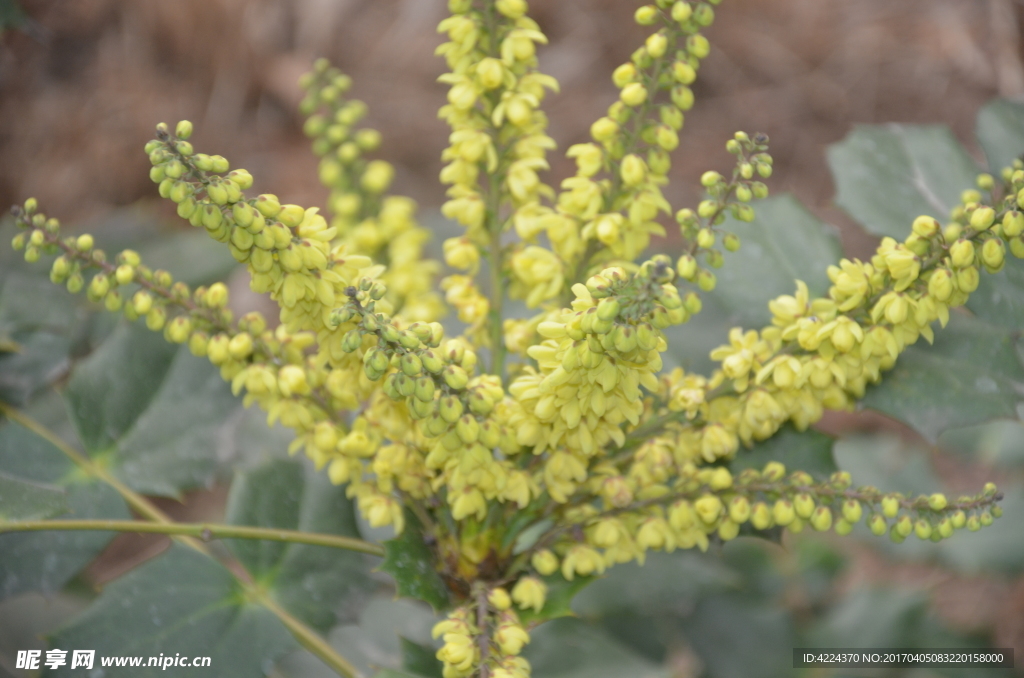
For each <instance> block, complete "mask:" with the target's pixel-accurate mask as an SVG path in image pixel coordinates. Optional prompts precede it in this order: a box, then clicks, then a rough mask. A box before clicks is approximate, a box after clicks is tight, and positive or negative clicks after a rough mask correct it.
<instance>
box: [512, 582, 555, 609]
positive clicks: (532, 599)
mask: <svg viewBox="0 0 1024 678" xmlns="http://www.w3.org/2000/svg"><path fill="white" fill-rule="evenodd" d="M547 593H548V587H547V585H546V584H545V583H544V582H542V581H541V580H540V579H538V578H537V577H523V578H522V579H520V580H519V581H518V582H516V585H515V586H514V587H513V588H512V600H514V601H515V602H516V604H517V605H519V609H521V610H526V609H528V608H531V607H532V608H533V610H534V612H540V611H541V610H542V609H543V608H544V600H545V598H546V597H547Z"/></svg>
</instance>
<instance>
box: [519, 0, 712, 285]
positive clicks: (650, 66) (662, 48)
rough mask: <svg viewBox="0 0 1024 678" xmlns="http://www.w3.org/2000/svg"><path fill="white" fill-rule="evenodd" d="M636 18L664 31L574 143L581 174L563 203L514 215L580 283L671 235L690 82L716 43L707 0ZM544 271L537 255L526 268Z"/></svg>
mask: <svg viewBox="0 0 1024 678" xmlns="http://www.w3.org/2000/svg"><path fill="white" fill-rule="evenodd" d="M636 20H637V22H638V23H639V24H641V25H643V26H656V27H657V30H656V31H655V32H654V33H652V34H651V35H650V36H649V37H648V38H647V40H646V41H645V43H644V45H643V46H642V47H641V48H640V49H638V50H636V51H635V52H634V53H633V55H632V58H631V60H630V61H629V62H627V63H625V64H623V65H621V66H619V67H618V68H617V69H615V72H614V74H613V75H612V79H613V81H614V82H615V85H616V86H617V87H618V88H619V90H620V95H619V100H618V101H616V102H615V103H614V104H612V105H611V107H610V108H609V109H608V114H607V116H605V117H603V118H601V119H599V120H598V121H597V122H595V123H594V124H593V125H592V126H591V128H590V134H591V137H592V138H593V140H594V141H593V142H590V143H583V144H576V145H574V146H572V147H571V148H569V151H568V155H569V157H571V158H574V159H575V161H576V165H577V172H576V176H574V177H571V178H569V179H566V180H565V181H563V182H562V186H561V188H562V190H561V192H560V193H559V194H558V197H557V200H556V205H555V206H554V207H553V208H551V207H546V206H543V205H541V204H539V203H537V202H532V203H527V204H524V205H521V206H520V207H519V209H518V210H517V212H516V214H515V215H514V218H513V221H514V224H515V228H516V231H517V232H518V234H519V235H520V237H522V238H523V240H524V241H527V242H533V241H535V239H536V238H537V236H538V235H539V234H541V233H543V234H545V235H547V237H548V239H549V240H550V242H551V244H552V250H553V251H554V253H555V254H557V255H558V258H559V259H560V260H561V261H563V262H565V267H566V270H567V271H568V272H569V276H568V279H569V280H570V281H571V279H572V278H574V277H575V278H578V279H579V278H584V277H585V276H586V274H587V273H588V270H587V269H588V268H589V267H590V266H591V265H593V264H594V263H597V262H601V261H603V262H608V261H609V260H614V261H615V263H617V264H619V265H624V266H629V265H631V264H632V262H633V260H634V259H635V258H636V257H637V256H639V255H640V253H641V252H643V251H644V250H645V249H646V248H647V245H648V244H649V242H650V236H651V235H652V234H657V235H664V234H665V231H664V229H663V227H662V226H661V225H660V224H659V223H658V222H657V217H658V215H659V213H670V212H671V209H670V207H669V204H668V202H667V201H666V200H665V198H664V197H663V196H662V193H661V189H660V186H661V185H663V184H665V183H666V182H667V174H668V171H669V168H670V167H671V160H670V157H669V153H670V152H671V151H672V150H674V149H675V148H676V147H677V146H678V144H679V136H678V131H679V130H680V129H681V128H682V126H683V119H684V112H685V111H687V110H689V109H690V108H691V106H692V105H693V92H692V91H691V90H690V88H689V85H690V84H691V83H692V82H693V81H694V79H695V78H696V74H697V69H698V68H699V67H700V61H701V59H703V58H704V57H706V56H707V54H708V52H709V49H710V48H709V45H708V41H707V39H706V38H704V36H702V35H700V30H701V29H702V28H704V27H706V26H708V25H710V24H711V22H712V21H713V20H714V12H713V10H712V8H711V6H710V5H708V4H706V3H699V4H698V5H697V6H696V8H695V7H694V5H692V4H691V3H689V2H685V1H684V0H679V1H678V2H664V1H663V2H658V3H657V4H656V5H646V6H644V7H641V8H640V9H639V10H637V13H636ZM679 47H682V49H679ZM663 93H665V94H666V95H665V96H662V94H663ZM662 99H664V100H662ZM602 174H604V175H605V178H601V175H602ZM532 259H533V260H536V259H538V255H536V254H534V255H533V257H532ZM535 267H536V264H535V263H534V262H533V261H531V265H530V266H528V267H524V268H526V269H527V270H528V271H530V272H532V271H533V269H534V268H535ZM543 268H545V269H546V268H548V266H546V265H545V266H543ZM553 278H554V276H553V275H550V276H549V277H548V278H546V279H545V278H542V277H540V276H537V275H526V276H522V278H521V283H522V284H523V285H524V286H525V287H527V288H530V292H529V296H528V297H527V298H528V299H530V300H536V299H538V298H541V297H544V296H546V293H545V292H541V291H537V290H540V289H543V287H544V286H545V285H553V284H554V282H553Z"/></svg>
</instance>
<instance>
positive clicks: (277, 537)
mask: <svg viewBox="0 0 1024 678" xmlns="http://www.w3.org/2000/svg"><path fill="white" fill-rule="evenodd" d="M40 530H56V531H65V530H97V531H104V532H134V533H140V534H166V535H186V536H190V537H196V538H197V539H200V540H202V541H204V542H206V541H210V540H211V539H262V540H266V541H283V542H290V543H294V544H310V545H313V546H330V547H332V548H337V549H345V550H348V551H358V552H360V553H367V554H369V555H371V556H381V557H383V556H384V547H383V546H380V545H378V544H372V543H370V542H366V541H362V540H361V539H353V538H352V537H343V536H340V535H335V534H322V533H315V532H300V531H298V530H278V529H273V528H266V527H248V526H243V525H223V524H217V523H171V524H166V523H154V522H149V521H144V520H24V521H7V520H0V533H3V532H30V531H31V532H34V531H40Z"/></svg>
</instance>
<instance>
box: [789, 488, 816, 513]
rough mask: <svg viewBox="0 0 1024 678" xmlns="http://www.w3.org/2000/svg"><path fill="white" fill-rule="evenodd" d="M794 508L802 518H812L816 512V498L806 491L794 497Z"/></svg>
mask: <svg viewBox="0 0 1024 678" xmlns="http://www.w3.org/2000/svg"><path fill="white" fill-rule="evenodd" d="M793 510H794V511H796V514H797V515H798V516H800V517H801V518H810V517H811V514H812V513H814V498H813V497H811V495H809V494H807V493H806V492H801V493H800V494H798V495H796V496H795V497H793Z"/></svg>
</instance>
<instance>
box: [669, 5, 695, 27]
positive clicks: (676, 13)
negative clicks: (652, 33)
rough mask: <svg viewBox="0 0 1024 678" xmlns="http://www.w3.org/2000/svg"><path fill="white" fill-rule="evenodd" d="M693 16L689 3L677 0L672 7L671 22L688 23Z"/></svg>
mask: <svg viewBox="0 0 1024 678" xmlns="http://www.w3.org/2000/svg"><path fill="white" fill-rule="evenodd" d="M692 15H693V8H692V7H690V3H688V2H686V1H685V0H679V1H678V2H676V3H675V4H673V5H672V20H673V21H678V22H679V23H683V22H685V21H689V20H690V17H691V16H692Z"/></svg>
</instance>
